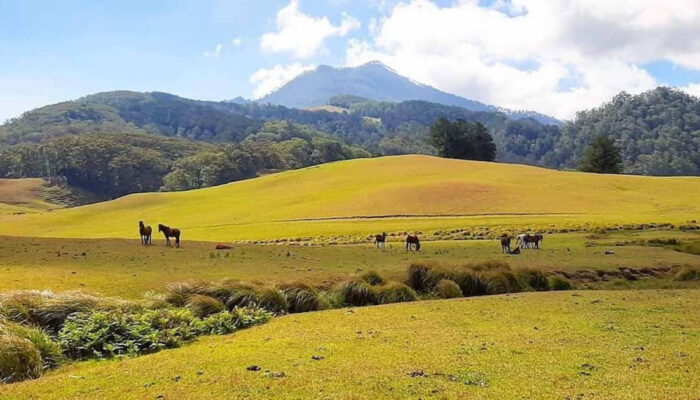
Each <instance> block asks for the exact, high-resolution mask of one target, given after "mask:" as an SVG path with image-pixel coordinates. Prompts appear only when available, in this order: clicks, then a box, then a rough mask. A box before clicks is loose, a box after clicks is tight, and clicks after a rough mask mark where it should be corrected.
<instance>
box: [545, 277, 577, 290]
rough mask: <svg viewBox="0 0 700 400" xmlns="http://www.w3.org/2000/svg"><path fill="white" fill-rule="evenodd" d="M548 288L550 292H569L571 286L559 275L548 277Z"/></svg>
mask: <svg viewBox="0 0 700 400" xmlns="http://www.w3.org/2000/svg"><path fill="white" fill-rule="evenodd" d="M549 288H550V289H551V290H571V289H573V285H571V282H569V280H568V279H566V278H564V277H563V276H561V275H552V276H550V277H549Z"/></svg>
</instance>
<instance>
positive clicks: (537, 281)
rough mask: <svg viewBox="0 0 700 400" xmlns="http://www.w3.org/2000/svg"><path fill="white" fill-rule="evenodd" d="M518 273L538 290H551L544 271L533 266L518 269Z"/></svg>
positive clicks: (526, 283) (525, 282) (523, 281)
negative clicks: (532, 267)
mask: <svg viewBox="0 0 700 400" xmlns="http://www.w3.org/2000/svg"><path fill="white" fill-rule="evenodd" d="M517 274H518V278H520V281H521V282H522V283H523V284H525V285H527V286H528V287H529V288H532V289H533V290H536V291H544V290H549V281H548V280H547V276H545V274H544V272H542V271H539V270H536V269H531V268H523V269H520V270H518V271H517Z"/></svg>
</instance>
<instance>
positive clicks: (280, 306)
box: [258, 287, 289, 314]
mask: <svg viewBox="0 0 700 400" xmlns="http://www.w3.org/2000/svg"><path fill="white" fill-rule="evenodd" d="M258 305H259V306H260V307H262V308H264V309H265V310H267V311H269V312H271V313H275V314H284V313H287V312H288V311H289V303H288V302H287V298H286V297H284V293H282V291H281V290H279V289H277V288H274V287H265V288H263V289H261V290H260V292H259V293H258Z"/></svg>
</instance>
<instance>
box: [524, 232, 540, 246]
mask: <svg viewBox="0 0 700 400" xmlns="http://www.w3.org/2000/svg"><path fill="white" fill-rule="evenodd" d="M543 240H544V236H542V235H541V234H537V235H525V245H526V247H528V248H530V247H531V246H532V248H535V249H539V248H540V242H541V241H543Z"/></svg>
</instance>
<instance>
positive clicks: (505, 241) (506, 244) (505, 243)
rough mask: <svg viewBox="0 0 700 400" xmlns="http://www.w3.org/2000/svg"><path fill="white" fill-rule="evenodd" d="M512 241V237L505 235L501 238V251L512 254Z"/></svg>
mask: <svg viewBox="0 0 700 400" xmlns="http://www.w3.org/2000/svg"><path fill="white" fill-rule="evenodd" d="M510 241H511V237H510V236H508V235H505V234H504V235H503V236H501V250H503V254H510Z"/></svg>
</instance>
